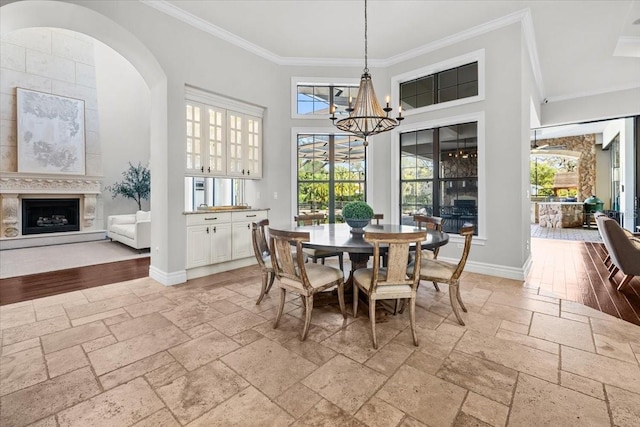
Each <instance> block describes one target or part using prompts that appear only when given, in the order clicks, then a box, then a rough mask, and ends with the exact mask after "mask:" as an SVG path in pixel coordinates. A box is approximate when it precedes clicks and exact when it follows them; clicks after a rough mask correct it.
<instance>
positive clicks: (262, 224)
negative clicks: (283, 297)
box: [251, 219, 276, 305]
mask: <svg viewBox="0 0 640 427" xmlns="http://www.w3.org/2000/svg"><path fill="white" fill-rule="evenodd" d="M267 227H269V220H268V219H263V220H261V221H258V222H252V223H251V239H252V241H253V253H254V255H255V256H256V260H257V261H258V265H259V266H260V272H261V273H262V289H261V290H260V296H259V297H258V301H256V305H257V304H260V301H262V298H264V296H265V295H266V294H268V293H269V290H270V289H271V286H272V285H273V280H274V279H275V277H276V275H275V272H274V271H273V266H272V265H271V252H269V245H268V243H267V237H266V234H265V233H266V230H265V229H266V228H267ZM267 283H268V285H267Z"/></svg>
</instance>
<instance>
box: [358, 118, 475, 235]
mask: <svg viewBox="0 0 640 427" xmlns="http://www.w3.org/2000/svg"><path fill="white" fill-rule="evenodd" d="M469 122H476V123H477V138H478V148H477V152H478V207H477V210H478V235H477V236H474V238H473V244H475V245H484V244H485V242H486V240H487V211H486V209H487V208H486V204H487V200H486V198H487V191H486V175H487V169H486V140H485V138H486V131H485V123H486V122H485V115H484V111H480V112H475V113H470V114H463V115H458V116H451V117H446V118H442V119H436V120H430V121H422V122H417V123H412V124H411V125H410V126H406V127H403V128H402V129H401V130H399V129H397V128H396V129H394V130H392V131H391V132H392V134H391V173H392V176H393V177H395V179H397V185H392V186H391V206H392V207H393V208H392V210H391V221H392V222H393V223H400V221H401V218H400V208H401V203H400V160H401V159H400V134H401V133H407V132H414V131H419V130H424V129H434V128H440V127H445V126H452V125H458V124H463V123H469ZM367 166H369V165H367ZM450 236H451V239H450V240H451V241H452V242H462V241H463V240H464V239H463V238H462V237H460V236H459V235H458V234H450Z"/></svg>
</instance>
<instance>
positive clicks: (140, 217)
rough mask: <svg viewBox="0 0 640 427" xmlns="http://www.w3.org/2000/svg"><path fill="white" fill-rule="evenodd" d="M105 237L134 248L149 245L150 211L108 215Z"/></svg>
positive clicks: (142, 247)
mask: <svg viewBox="0 0 640 427" xmlns="http://www.w3.org/2000/svg"><path fill="white" fill-rule="evenodd" d="M107 237H109V238H110V239H111V240H115V241H117V242H120V243H124V244H125V245H128V246H131V247H132V248H134V249H145V248H149V247H151V212H145V211H138V212H136V213H135V214H127V215H111V216H109V217H108V218H107Z"/></svg>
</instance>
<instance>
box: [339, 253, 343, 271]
mask: <svg viewBox="0 0 640 427" xmlns="http://www.w3.org/2000/svg"><path fill="white" fill-rule="evenodd" d="M343 261H344V257H343V254H342V252H341V253H340V255H338V262H339V263H340V271H342V274H344V262H343Z"/></svg>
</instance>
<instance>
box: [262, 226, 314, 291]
mask: <svg viewBox="0 0 640 427" xmlns="http://www.w3.org/2000/svg"><path fill="white" fill-rule="evenodd" d="M308 241H309V233H308V232H305V231H286V230H277V229H275V228H269V248H270V249H271V265H272V266H273V272H274V274H275V275H276V277H277V278H278V280H280V281H282V282H284V283H287V284H290V285H294V286H299V287H301V288H302V289H305V290H309V289H311V285H310V284H309V278H308V277H307V271H306V269H305V264H304V253H303V252H302V243H303V242H308ZM292 245H295V247H296V250H295V253H293V252H292V251H291V246H292ZM294 255H295V259H294Z"/></svg>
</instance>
